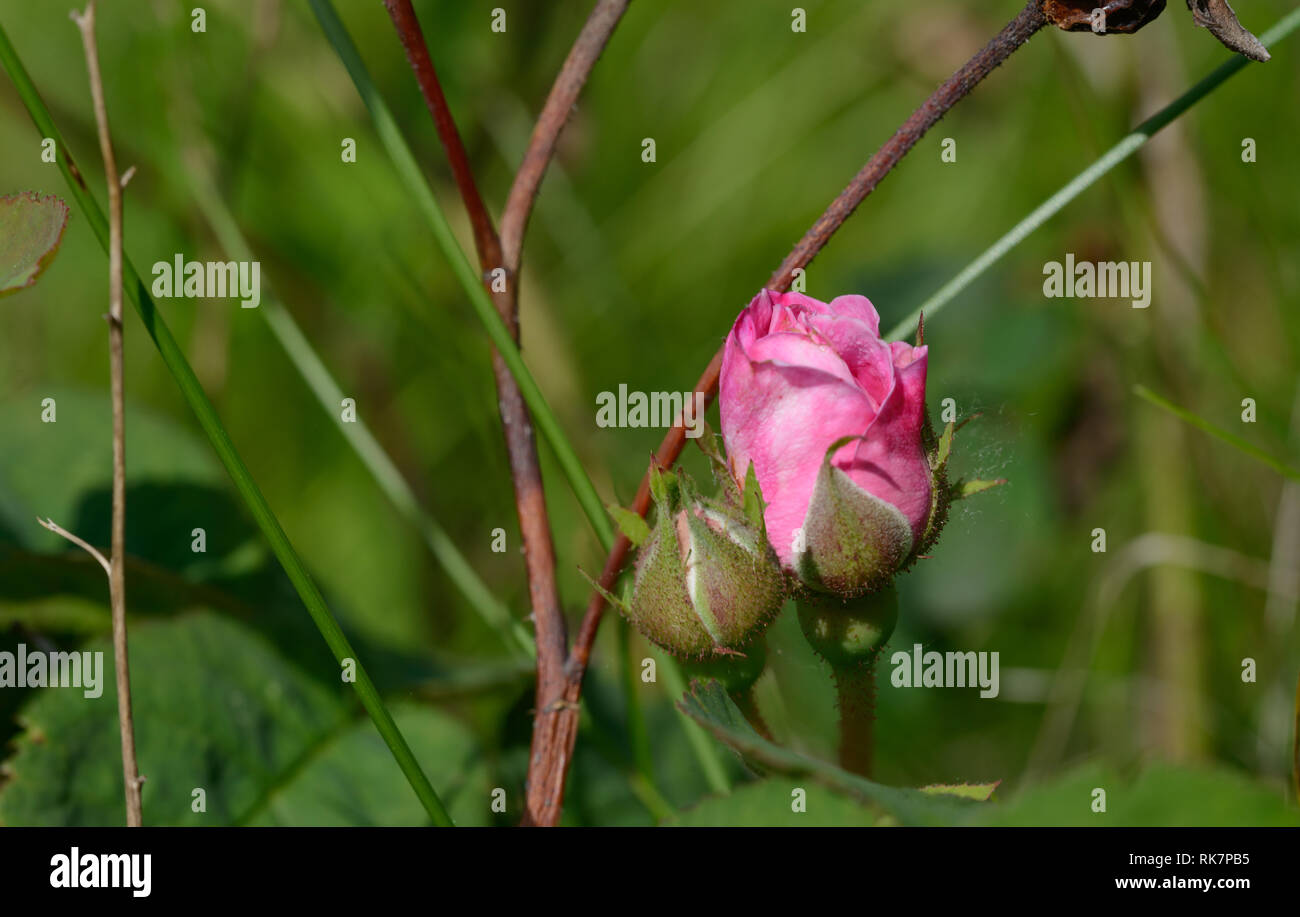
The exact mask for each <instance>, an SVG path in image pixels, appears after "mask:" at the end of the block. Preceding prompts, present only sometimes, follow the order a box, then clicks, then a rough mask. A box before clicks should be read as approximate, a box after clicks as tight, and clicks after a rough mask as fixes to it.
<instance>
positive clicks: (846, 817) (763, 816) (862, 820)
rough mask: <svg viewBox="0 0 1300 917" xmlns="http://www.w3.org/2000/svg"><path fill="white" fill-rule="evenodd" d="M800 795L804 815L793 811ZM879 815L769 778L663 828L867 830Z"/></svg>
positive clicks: (816, 789)
mask: <svg viewBox="0 0 1300 917" xmlns="http://www.w3.org/2000/svg"><path fill="white" fill-rule="evenodd" d="M796 790H802V791H803V796H802V808H803V811H795V807H794V803H795V801H796V798H795V791H796ZM879 821H880V815H879V814H878V813H876V812H873V811H872V810H871V809H868V808H866V807H865V806H863V805H861V804H859V803H858V802H857V801H856V800H854V799H851V798H849V797H847V796H844V795H841V794H839V793H836V792H834V791H833V790H830V789H827V788H826V787H823V786H819V785H818V784H816V783H811V784H808V785H807V786H799V785H797V784H795V783H793V782H791V781H790V780H789V779H781V778H777V777H771V778H768V779H766V780H758V781H755V782H754V783H747V784H745V785H744V786H740V787H737V788H736V789H735V790H733V791H732V793H731V795H730V796H715V797H710V798H709V799H705V800H704V801H703V802H701V803H700V804H699V805H697V806H695V808H693V809H691V810H690V811H689V812H683V813H682V814H681V815H680V816H678V817H677V818H671V819H668V820H666V821H664V822H663V825H664V826H665V827H684V828H692V827H693V828H709V827H722V828H751V827H752V828H767V827H771V828H866V827H871V826H873V825H875V824H877V823H878V822H879Z"/></svg>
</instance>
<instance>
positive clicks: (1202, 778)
mask: <svg viewBox="0 0 1300 917" xmlns="http://www.w3.org/2000/svg"><path fill="white" fill-rule="evenodd" d="M1097 789H1102V790H1105V794H1106V795H1105V803H1106V811H1104V812H1095V811H1093V806H1094V799H1096V798H1098V797H1096V796H1095V795H1094V794H1095V791H1096V790H1097ZM976 823H977V824H981V825H1083V826H1088V825H1112V826H1133V825H1138V826H1175V827H1176V826H1182V825H1190V826H1198V827H1199V826H1208V827H1230V826H1234V825H1257V826H1268V827H1280V826H1289V827H1296V826H1298V825H1300V812H1297V811H1296V808H1295V806H1293V805H1288V804H1287V802H1286V799H1285V797H1284V796H1283V794H1282V792H1281V790H1280V788H1270V787H1265V786H1261V785H1260V784H1259V783H1257V782H1255V781H1253V780H1250V779H1248V778H1247V777H1246V776H1245V775H1243V774H1240V773H1236V772H1233V771H1230V770H1228V769H1226V768H1221V767H1220V768H1205V767H1202V768H1197V767H1186V766H1179V765H1173V764H1153V765H1152V766H1150V767H1149V768H1147V769H1146V770H1144V771H1142V772H1141V773H1140V774H1138V776H1137V777H1136V778H1127V779H1126V778H1124V777H1122V776H1121V775H1119V774H1117V773H1116V772H1115V771H1114V769H1112V768H1110V767H1106V766H1102V765H1097V764H1092V765H1087V766H1085V767H1082V768H1080V769H1078V770H1076V771H1074V772H1072V773H1069V774H1066V775H1064V776H1062V777H1059V778H1057V779H1055V780H1052V781H1050V782H1048V783H1046V784H1044V785H1042V786H1034V787H1029V788H1027V789H1025V790H1023V791H1022V792H1020V793H1019V794H1016V795H1014V796H1013V797H1012V798H1010V800H1009V801H1007V802H1005V803H1002V804H999V805H995V806H991V807H989V808H986V809H982V810H981V815H980V817H978V818H977V819H976Z"/></svg>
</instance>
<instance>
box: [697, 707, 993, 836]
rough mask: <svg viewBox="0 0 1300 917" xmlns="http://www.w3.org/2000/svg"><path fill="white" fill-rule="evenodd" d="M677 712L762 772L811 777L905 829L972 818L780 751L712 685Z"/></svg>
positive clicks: (963, 804) (959, 806)
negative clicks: (904, 826)
mask: <svg viewBox="0 0 1300 917" xmlns="http://www.w3.org/2000/svg"><path fill="white" fill-rule="evenodd" d="M677 706H678V707H679V708H680V709H681V711H682V712H683V713H685V714H686V715H687V716H689V717H691V718H692V719H694V720H695V721H696V722H698V723H699V724H700V725H702V726H703V727H704V728H705V729H707V730H708V731H709V732H710V733H712V734H713V736H714V738H716V739H717V740H718V741H719V742H722V743H723V744H724V745H728V746H730V747H731V748H732V749H734V750H735V751H737V752H739V753H740V754H741V755H742V756H743V757H744V758H745V759H746V760H747V761H749V762H751V763H753V764H756V765H758V767H760V768H761V769H765V770H772V771H775V772H777V773H782V774H787V775H791V776H808V777H811V778H812V779H814V780H817V781H818V782H820V783H822V784H823V785H825V786H827V787H830V788H831V789H833V790H836V791H838V792H841V793H846V794H848V795H850V796H852V797H854V798H855V799H857V800H859V801H860V802H865V803H868V804H871V805H875V806H878V807H879V808H880V809H881V810H883V811H884V812H886V813H888V814H890V815H893V816H895V817H897V818H898V819H899V821H901V822H902V823H903V824H905V825H945V824H953V823H955V822H957V821H960V820H962V819H963V818H964V817H965V816H969V815H970V814H971V813H970V811H969V809H968V806H969V805H970V803H969V802H967V801H965V800H958V799H954V798H943V797H937V796H933V795H930V794H927V793H923V792H921V791H920V790H911V789H898V788H896V787H888V786H882V785H881V784H879V783H874V782H872V781H870V780H867V779H866V778H864V777H859V776H857V775H856V774H850V773H849V772H848V771H845V770H842V769H841V768H838V767H836V766H835V765H833V764H828V763H826V762H824V761H817V760H815V759H813V758H809V757H806V756H804V755H801V754H799V753H798V752H794V751H790V750H789V749H786V748H782V747H781V746H779V745H777V744H775V743H773V742H771V741H769V740H767V739H765V738H763V737H762V736H760V735H759V734H758V733H757V732H755V731H754V728H753V727H752V726H750V725H749V723H748V722H747V721H746V720H745V718H744V716H743V715H742V714H741V712H740V710H739V709H737V707H736V705H735V704H734V703H732V701H731V698H729V697H727V693H726V691H724V690H723V688H722V686H721V685H720V684H718V683H717V682H716V681H708V682H698V681H695V682H692V683H691V691H690V692H689V693H687V694H686V696H685V697H683V698H682V699H681V700H680V701H678V704H677Z"/></svg>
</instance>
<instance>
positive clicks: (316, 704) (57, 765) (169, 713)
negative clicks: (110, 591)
mask: <svg viewBox="0 0 1300 917" xmlns="http://www.w3.org/2000/svg"><path fill="white" fill-rule="evenodd" d="M85 649H86V650H89V651H92V652H102V653H103V657H102V658H103V672H102V680H101V688H102V691H103V693H102V694H101V695H100V696H99V697H86V696H85V695H84V692H83V691H82V690H79V689H76V688H71V687H60V688H46V689H44V690H42V691H40V692H39V693H38V694H37V695H36V697H35V699H34V700H33V701H32V702H31V703H30V704H28V706H27V707H26V708H24V710H23V711H22V712H21V713H20V715H19V720H20V722H21V723H22V724H23V726H24V728H25V731H24V732H23V734H22V735H21V737H20V738H19V739H18V740H17V741H16V743H15V744H16V746H17V750H16V751H15V753H14V754H13V755H12V756H11V757H10V758H9V759H8V760H7V761H6V762H5V765H4V769H3V772H4V777H5V783H4V787H3V790H0V823H4V824H11V825H120V824H122V822H123V810H122V767H121V754H120V752H119V739H118V726H117V690H116V686H115V684H114V680H113V654H112V647H111V644H110V643H109V641H108V640H106V639H105V640H96V641H93V642H92V643H90V644H88V645H86V647H85ZM131 669H132V679H131V694H132V703H133V707H134V713H135V733H136V743H137V753H138V755H139V761H140V773H141V774H143V775H144V776H145V777H146V778H147V782H146V783H145V786H144V812H145V821H146V824H154V825H205V824H206V825H224V824H232V823H237V822H239V821H240V820H241V819H243V818H244V817H245V816H246V815H247V814H248V813H249V812H251V811H253V810H255V809H256V808H257V807H258V806H259V805H260V801H261V800H262V798H263V797H265V796H267V795H268V794H270V793H271V792H272V791H273V790H274V789H275V788H276V787H277V786H279V785H280V784H282V783H284V782H285V781H287V780H289V779H290V778H291V777H292V776H293V774H294V773H295V771H296V770H297V769H298V768H299V767H301V766H302V763H303V762H304V761H306V760H308V758H309V757H310V756H312V755H313V754H314V753H315V752H316V751H317V750H318V749H320V748H321V747H323V746H325V745H326V744H327V743H328V742H329V741H330V740H331V739H332V738H334V737H335V736H337V735H339V734H340V733H342V732H343V731H345V730H346V729H348V728H349V726H350V724H351V717H350V715H349V705H347V704H346V703H345V702H344V696H345V695H344V692H343V686H342V685H341V684H340V687H339V689H337V690H334V691H330V690H327V689H326V688H325V687H323V686H322V685H321V683H320V682H318V681H315V680H313V679H311V678H309V677H307V676H305V675H304V674H303V673H302V672H301V671H300V670H298V669H297V668H295V667H294V666H292V665H289V664H288V663H286V662H285V661H284V660H283V659H281V658H280V656H279V655H277V654H276V653H275V652H274V650H273V649H272V648H271V647H270V646H269V645H268V644H267V643H266V642H265V641H264V640H263V639H262V638H261V637H259V636H257V635H255V634H253V633H252V632H250V631H249V630H247V629H246V628H244V627H243V626H241V625H239V624H236V623H234V622H232V621H230V620H228V619H225V618H220V617H218V616H216V615H213V614H210V613H206V612H203V613H197V614H193V615H187V616H185V617H183V618H180V619H177V620H174V621H167V622H157V623H154V622H150V623H148V624H146V625H143V626H139V627H136V628H134V629H133V630H132V631H131ZM196 789H201V790H203V791H204V794H205V796H206V800H205V803H206V808H207V811H206V812H195V811H193V810H192V807H191V802H192V799H193V798H194V797H193V793H194V791H195V790H196Z"/></svg>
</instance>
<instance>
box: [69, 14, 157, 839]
mask: <svg viewBox="0 0 1300 917" xmlns="http://www.w3.org/2000/svg"><path fill="white" fill-rule="evenodd" d="M72 17H73V20H74V21H75V22H76V23H77V28H78V29H80V30H81V41H82V44H83V45H84V46H85V52H86V69H87V70H88V71H89V73H90V95H91V99H92V100H93V102H94V106H95V123H96V124H97V125H98V128H99V149H100V153H101V154H102V155H103V157H104V173H105V177H106V179H107V181H108V233H109V243H108V301H109V310H108V353H109V372H110V374H111V376H112V400H113V517H112V530H111V531H112V535H111V541H110V547H109V562H108V564H109V571H108V593H109V602H110V605H111V607H112V614H113V666H114V669H115V670H116V677H117V723H118V728H119V730H120V732H121V734H122V779H123V783H124V784H125V790H126V824H127V827H130V828H138V827H140V826H141V824H143V818H144V813H143V807H142V806H141V802H140V783H141V780H140V769H139V766H138V764H137V762H136V757H135V723H134V721H133V719H132V715H131V671H130V663H129V661H128V658H127V645H126V566H125V564H126V556H125V552H126V401H125V394H124V391H123V382H122V375H123V374H122V362H123V361H122V179H121V176H119V174H118V171H117V159H116V157H115V156H114V155H113V138H112V134H111V133H110V132H109V129H108V106H107V105H105V104H104V84H103V80H101V78H100V74H99V52H98V49H97V48H96V46H95V0H90V2H89V3H88V4H87V6H86V11H85V12H84V13H82V14H81V15H77V14H76V13H75V12H74V13H73V14H72Z"/></svg>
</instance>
